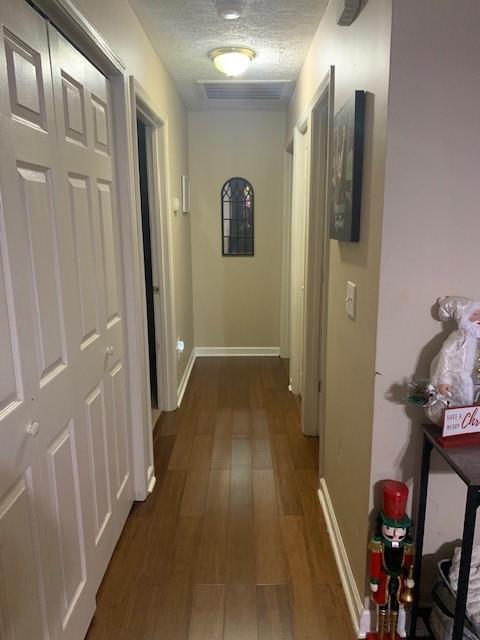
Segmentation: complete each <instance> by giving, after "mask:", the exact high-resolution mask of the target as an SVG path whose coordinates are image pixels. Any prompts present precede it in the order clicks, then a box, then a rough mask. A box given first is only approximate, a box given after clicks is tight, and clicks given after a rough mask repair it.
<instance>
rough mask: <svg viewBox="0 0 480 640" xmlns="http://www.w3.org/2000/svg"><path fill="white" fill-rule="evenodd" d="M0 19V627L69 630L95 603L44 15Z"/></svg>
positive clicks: (71, 636) (69, 243) (22, 633)
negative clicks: (74, 399)
mask: <svg viewBox="0 0 480 640" xmlns="http://www.w3.org/2000/svg"><path fill="white" fill-rule="evenodd" d="M0 21H1V42H0V86H1V87H2V90H1V92H0V137H1V150H0V193H1V206H0V253H1V259H0V352H1V358H0V441H1V444H2V446H1V447H0V611H1V614H0V617H1V620H0V629H1V631H0V636H1V637H2V638H8V639H10V638H12V639H13V638H15V639H16V640H33V639H34V638H35V639H36V638H51V639H53V638H55V639H57V638H59V639H60V638H62V639H65V640H66V639H67V638H68V640H76V639H77V638H78V639H79V640H80V638H83V637H84V635H85V632H86V629H87V627H88V623H89V621H90V619H91V616H92V614H93V611H94V608H95V599H94V596H95V589H94V583H93V581H92V580H90V579H89V578H88V566H87V563H88V558H89V554H88V548H87V546H86V544H85V540H86V535H85V532H86V529H85V524H86V523H85V515H84V514H85V513H88V512H89V511H91V500H90V499H89V493H88V492H87V491H86V485H87V482H88V480H89V473H88V466H89V458H88V449H87V447H86V446H85V444H86V439H85V437H84V435H83V430H84V424H83V423H82V416H81V414H80V413H79V412H78V411H77V410H76V408H75V403H74V402H73V398H74V396H75V393H76V388H75V385H76V375H75V371H74V368H75V334H74V328H75V326H76V323H77V320H76V318H77V317H78V314H79V311H78V303H77V300H76V297H75V295H74V291H75V289H74V287H72V282H73V280H74V277H75V272H74V269H73V262H72V259H71V256H72V253H73V234H72V229H71V220H70V218H69V214H68V211H66V210H65V208H64V206H63V205H62V198H61V197H60V194H61V192H62V189H63V185H62V183H61V173H60V171H59V168H60V163H59V154H58V139H57V133H56V123H55V111H54V106H53V95H52V79H51V72H50V59H49V51H48V37H47V26H46V23H45V21H44V20H43V19H42V18H41V17H40V16H39V15H38V14H37V13H36V12H35V11H34V10H33V9H32V8H31V7H29V6H28V5H27V4H26V3H23V2H19V1H18V0H16V1H14V0H2V3H1V7H0Z"/></svg>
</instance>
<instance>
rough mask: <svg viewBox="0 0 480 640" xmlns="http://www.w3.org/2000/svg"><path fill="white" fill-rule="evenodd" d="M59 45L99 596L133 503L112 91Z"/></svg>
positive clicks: (63, 151)
mask: <svg viewBox="0 0 480 640" xmlns="http://www.w3.org/2000/svg"><path fill="white" fill-rule="evenodd" d="M49 39H50V53H51V62H52V76H53V90H54V101H55V112H56V115H57V125H58V138H59V140H58V145H59V146H58V152H59V154H60V157H61V172H62V183H63V184H64V185H65V187H66V189H65V193H64V194H62V195H64V196H65V198H66V200H65V202H64V206H65V209H66V210H68V214H69V216H70V218H71V221H72V227H73V232H74V247H73V252H72V254H71V257H70V259H71V261H72V262H73V263H74V270H75V274H76V275H75V277H76V289H77V292H78V303H79V305H78V306H79V315H78V323H77V327H76V335H75V366H74V371H75V387H76V396H75V399H76V402H77V405H78V406H77V409H78V412H79V413H80V414H82V415H83V418H84V421H85V430H86V435H87V441H88V451H89V458H90V466H89V469H90V478H89V487H88V490H89V491H90V493H91V496H92V498H93V512H92V517H93V521H92V524H91V526H90V527H89V531H90V532H92V531H93V538H92V540H89V542H91V544H92V547H93V554H94V561H93V563H92V570H93V578H94V580H95V583H96V586H97V587H98V585H99V584H100V581H101V579H102V577H103V575H104V573H105V570H106V567H107V564H108V561H109V559H110V557H111V554H112V552H113V549H114V547H115V544H116V542H117V539H118V536H119V535H120V533H121V530H122V527H123V524H124V522H125V520H126V517H127V515H128V512H129V510H130V507H131V504H132V488H131V484H132V483H131V474H130V462H129V450H128V438H127V412H126V396H125V378H126V376H125V363H124V357H123V313H122V287H121V283H122V273H121V262H120V254H119V247H120V238H119V225H118V220H117V203H116V188H115V179H114V162H113V158H114V140H113V123H112V102H111V89H110V83H109V81H108V80H107V78H105V76H103V75H102V74H101V73H100V72H99V71H98V70H97V69H96V68H95V67H94V66H93V65H92V64H91V63H90V62H88V61H87V60H86V59H85V58H84V57H83V55H82V54H81V53H80V52H79V51H78V50H77V49H75V47H73V46H72V45H71V44H70V43H69V42H67V40H65V38H63V36H62V35H61V34H60V33H59V32H58V31H57V30H56V29H55V28H54V27H52V25H49Z"/></svg>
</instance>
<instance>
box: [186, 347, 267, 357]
mask: <svg viewBox="0 0 480 640" xmlns="http://www.w3.org/2000/svg"><path fill="white" fill-rule="evenodd" d="M195 352H196V356H197V358H203V357H206V356H279V355H280V347H196V348H195Z"/></svg>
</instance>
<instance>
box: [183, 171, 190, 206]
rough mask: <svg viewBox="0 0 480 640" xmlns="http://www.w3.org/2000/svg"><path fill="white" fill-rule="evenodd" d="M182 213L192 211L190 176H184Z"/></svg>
mask: <svg viewBox="0 0 480 640" xmlns="http://www.w3.org/2000/svg"><path fill="white" fill-rule="evenodd" d="M182 213H190V178H189V177H188V176H182Z"/></svg>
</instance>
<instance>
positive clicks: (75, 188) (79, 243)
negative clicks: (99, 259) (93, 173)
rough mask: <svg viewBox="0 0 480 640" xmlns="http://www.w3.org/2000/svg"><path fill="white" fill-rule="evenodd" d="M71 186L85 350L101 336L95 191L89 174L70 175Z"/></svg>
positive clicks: (82, 345) (81, 337)
mask: <svg viewBox="0 0 480 640" xmlns="http://www.w3.org/2000/svg"><path fill="white" fill-rule="evenodd" d="M68 186H69V190H70V206H71V214H72V223H73V233H74V237H75V264H76V269H77V277H78V285H79V296H80V297H79V302H80V308H81V321H82V331H81V336H80V349H85V348H86V347H88V346H89V345H90V344H91V343H92V342H93V341H94V340H95V339H97V338H98V337H99V336H100V327H99V318H98V292H97V281H96V278H95V231H94V218H93V215H94V214H93V211H92V194H91V193H90V182H89V178H88V177H87V176H73V175H72V174H69V176H68Z"/></svg>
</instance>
